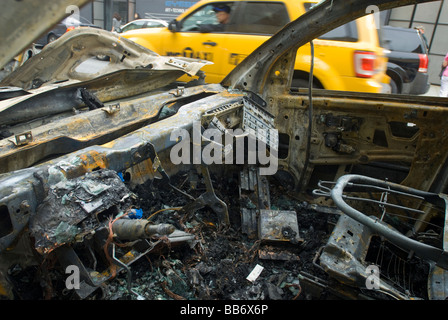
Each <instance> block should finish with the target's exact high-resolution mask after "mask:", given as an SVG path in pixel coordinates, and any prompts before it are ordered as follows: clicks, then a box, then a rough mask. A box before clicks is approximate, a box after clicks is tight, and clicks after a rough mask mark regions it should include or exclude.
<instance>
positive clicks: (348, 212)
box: [0, 0, 448, 299]
mask: <svg viewBox="0 0 448 320" xmlns="http://www.w3.org/2000/svg"><path fill="white" fill-rule="evenodd" d="M420 2H425V1H371V2H369V5H376V6H378V8H379V9H381V10H384V9H389V8H393V7H395V6H399V5H408V4H413V3H420ZM367 13H370V12H366V7H365V3H364V2H363V1H356V0H352V1H348V2H347V1H344V2H341V1H340V2H333V1H323V2H322V3H320V4H319V5H318V6H316V7H315V8H313V9H312V10H310V11H309V12H308V13H307V14H305V15H304V16H302V17H300V18H299V19H298V20H296V21H294V22H292V23H290V24H288V25H287V26H286V27H285V28H283V29H282V30H281V31H280V32H279V33H278V34H276V35H275V36H274V37H272V38H271V39H270V40H268V41H267V42H266V43H264V44H263V45H262V46H261V47H260V48H259V49H257V50H256V51H255V52H254V53H253V54H251V55H250V56H249V57H247V58H246V59H245V60H244V61H243V62H242V63H241V64H240V65H238V67H237V68H235V70H233V71H232V72H231V73H230V74H229V75H228V76H227V77H226V78H225V79H224V80H223V82H222V83H221V84H213V85H210V84H206V83H205V82H204V75H203V74H202V73H201V72H200V71H199V70H200V67H201V66H202V65H204V64H205V63H206V62H202V61H192V60H187V59H182V60H181V59H176V60H174V59H171V58H166V57H159V56H158V55H156V54H154V53H151V52H149V51H148V50H145V49H144V48H141V47H139V46H137V45H135V44H133V43H130V42H127V41H125V40H126V39H122V38H120V37H119V36H117V35H113V34H110V33H107V32H103V31H101V30H74V31H72V32H70V33H69V34H67V35H65V36H63V37H61V38H60V39H58V40H57V41H55V42H53V43H51V44H50V45H48V48H46V49H45V50H43V51H42V53H41V54H40V55H37V56H35V57H33V58H32V59H30V61H28V62H27V63H26V64H24V66H22V67H21V68H19V69H18V70H17V71H16V72H15V73H13V74H11V75H10V76H9V77H7V78H6V79H4V80H3V82H2V84H3V85H4V86H10V87H9V88H10V89H7V90H5V98H4V99H3V100H2V101H1V103H2V106H1V109H0V115H1V117H0V121H1V123H0V124H1V126H2V130H3V131H8V132H7V133H6V134H5V137H4V139H3V140H1V141H0V146H1V148H0V163H1V165H0V168H1V171H2V173H1V175H0V294H1V295H3V296H5V297H7V298H10V299H12V298H14V296H15V291H14V286H13V285H12V283H11V281H10V280H9V277H8V270H9V269H10V268H11V267H12V266H14V265H16V264H20V265H22V267H23V268H25V267H27V266H39V267H38V269H39V270H40V271H39V272H42V274H45V272H46V271H45V270H47V269H50V266H49V261H53V260H52V259H55V260H56V261H58V266H59V267H60V268H61V270H64V269H65V268H66V267H68V266H73V265H74V266H76V267H77V268H78V269H79V270H81V280H82V281H81V284H82V285H81V287H80V288H77V289H75V291H76V294H77V296H78V297H80V298H86V297H88V296H89V295H90V294H91V293H92V292H93V291H95V290H96V289H97V288H98V287H100V286H101V284H102V283H103V282H105V281H107V280H110V279H111V278H113V277H114V276H115V273H116V271H117V270H125V271H127V272H128V274H131V268H132V267H131V264H132V263H133V262H134V261H136V260H138V259H139V258H141V257H142V256H144V255H146V254H147V253H149V252H151V251H153V250H155V249H156V247H158V246H161V245H163V244H164V243H165V242H166V241H168V242H170V243H171V244H172V245H174V244H177V243H189V244H190V245H193V244H194V241H195V236H194V235H193V234H192V233H189V232H188V230H187V229H185V230H178V228H174V227H173V226H169V225H168V226H167V225H163V224H158V225H157V224H156V225H153V224H150V225H148V223H149V222H148V221H140V222H138V221H137V220H132V221H131V220H129V219H121V218H119V217H120V213H123V212H124V213H126V214H127V213H128V212H130V211H129V210H130V209H131V207H132V201H131V200H132V197H133V194H132V192H130V191H129V189H132V188H133V187H135V186H139V185H143V184H144V183H146V182H148V181H150V182H151V181H155V180H158V181H162V182H163V183H164V184H165V185H166V186H170V187H172V188H173V189H175V190H176V191H178V192H179V194H182V193H183V195H184V196H185V194H184V192H182V190H179V188H178V187H176V186H174V184H173V183H172V181H173V179H175V177H176V176H177V175H178V174H180V173H182V172H190V171H194V172H197V173H198V174H199V175H201V176H202V177H203V179H204V181H205V185H206V191H205V192H204V193H202V194H201V195H200V196H199V197H191V196H190V197H187V198H188V199H189V201H188V203H187V204H185V205H184V206H182V208H181V210H180V213H182V214H183V215H184V216H185V217H191V216H192V215H194V213H195V211H196V210H198V209H200V208H204V207H208V208H209V209H210V210H211V211H212V212H213V214H215V215H216V218H217V224H218V225H222V226H224V227H225V226H227V227H228V226H229V225H231V223H232V222H231V221H233V219H235V217H234V216H232V215H235V210H234V209H232V208H231V204H230V203H226V202H224V201H222V199H220V197H219V196H218V195H217V193H216V192H215V188H216V184H215V185H214V184H213V183H212V180H211V179H210V175H211V173H212V172H213V173H215V172H218V173H219V174H223V175H224V176H225V175H227V174H229V173H230V172H237V173H238V174H239V176H240V184H239V185H235V186H234V187H235V188H239V189H240V190H241V191H242V192H240V196H241V197H242V198H243V197H244V196H245V195H244V193H245V192H246V191H247V194H249V196H248V197H252V199H255V200H254V201H253V202H254V203H255V207H244V206H241V208H240V209H241V228H242V231H243V232H245V233H246V234H247V235H249V236H250V237H253V238H255V239H259V240H261V241H262V242H263V243H271V242H275V243H287V244H288V245H293V246H294V245H298V244H299V243H300V242H301V241H302V240H303V239H302V238H301V231H300V229H299V227H298V226H300V224H301V212H294V211H293V212H291V211H282V210H277V209H275V208H273V207H272V206H271V205H270V197H269V183H268V182H267V179H271V178H275V179H277V180H278V181H280V183H281V185H282V187H283V188H284V190H285V192H288V193H290V194H293V195H294V197H295V198H297V199H300V201H304V202H306V203H307V208H308V209H312V210H315V211H317V212H331V213H332V214H336V215H338V216H340V218H339V220H338V222H337V224H336V225H335V226H334V230H333V233H332V234H331V236H330V237H329V239H328V243H327V244H326V245H324V246H322V248H320V250H318V251H316V255H315V260H314V261H313V262H314V263H315V264H316V265H317V266H318V267H319V268H321V269H322V270H323V271H324V272H325V273H327V274H328V275H329V276H330V278H331V279H333V280H336V282H335V283H337V284H338V285H334V286H333V287H332V288H333V289H332V290H333V291H338V292H339V295H340V296H343V297H344V298H360V297H361V296H368V297H369V296H371V293H372V292H376V293H378V292H380V293H382V294H384V295H385V296H387V297H393V298H395V299H413V298H421V297H414V296H412V295H411V294H409V292H406V290H403V289H402V288H400V287H397V286H394V285H391V284H390V283H389V282H388V281H387V279H386V280H384V279H381V281H380V280H379V278H378V277H375V278H374V279H373V280H374V281H373V282H372V283H373V285H375V286H376V285H377V288H375V289H376V290H377V291H368V290H365V286H367V289H369V282H368V281H369V280H372V274H371V273H369V272H370V271H369V270H370V269H369V266H370V265H371V264H370V263H369V262H368V261H370V260H369V259H368V258H367V256H368V255H369V254H368V252H369V246H370V244H371V243H373V240H372V239H374V238H375V237H379V238H381V239H382V240H383V242H382V244H383V245H384V243H387V244H386V246H392V247H394V248H395V247H397V248H399V249H394V250H397V251H400V254H403V253H405V254H406V255H407V259H408V260H409V259H410V258H411V257H412V258H413V257H416V258H417V259H421V260H424V261H426V262H427V263H428V265H429V266H430V271H429V272H428V283H429V284H430V285H429V287H428V294H427V297H429V298H430V299H445V298H446V297H447V294H446V293H447V289H446V288H448V287H447V285H446V280H444V279H445V278H446V270H447V267H448V257H447V251H446V250H447V244H448V242H447V241H448V239H447V232H448V230H446V228H447V222H446V221H447V220H446V215H445V211H446V208H445V196H444V193H445V192H447V174H448V170H447V157H448V147H447V145H448V143H447V142H448V141H447V140H448V134H447V129H446V128H447V127H448V126H447V124H448V117H447V116H448V109H447V108H446V106H447V101H446V99H442V98H434V97H415V96H412V97H411V96H399V97H398V96H395V95H372V94H359V93H356V94H355V93H347V92H329V91H322V90H310V91H303V92H298V93H291V92H290V90H289V88H290V84H291V79H292V73H293V71H294V59H295V52H296V49H297V48H298V47H300V46H302V45H304V44H305V43H308V42H310V41H312V40H313V39H314V38H316V37H317V36H318V35H320V34H323V33H325V32H328V31H329V30H332V29H333V28H335V27H337V26H339V25H342V24H344V23H346V22H348V21H350V20H353V19H355V18H357V17H360V16H362V15H365V14H367ZM83 39H84V40H83ZM87 39H90V40H87ZM84 41H87V42H84ZM85 43H88V44H89V45H88V46H87V45H84V44H85ZM92 48H93V49H92ZM111 48H112V51H110V49H111ZM78 53H79V55H77V54H78ZM105 53H107V54H108V55H110V56H111V62H110V65H109V66H108V67H106V68H105V69H104V70H103V72H102V73H101V72H100V73H95V74H93V75H84V74H79V73H77V72H74V71H73V70H74V69H76V67H77V66H78V65H79V64H80V62H82V61H83V59H84V58H81V54H84V55H87V56H89V57H94V56H95V55H98V54H105ZM84 55H83V56H84ZM33 63H35V64H33ZM39 65H42V66H44V67H43V68H42V71H40V72H34V70H36V68H38V66H39ZM50 66H53V67H55V68H49V67H50ZM185 73H187V74H189V75H191V76H192V81H191V82H188V83H186V84H184V83H182V84H179V83H176V82H175V80H176V79H178V78H179V77H180V76H182V75H184V74H185ZM205 81H206V75H205ZM13 87H14V89H13ZM18 88H19V89H18ZM11 94H14V95H15V96H14V97H13V98H10V97H9V96H8V95H11ZM207 129H213V130H214V131H213V138H212V137H210V136H206V135H205V132H207ZM237 129H239V131H237ZM261 133H263V134H264V133H271V135H269V136H267V137H266V136H265V137H264V140H263V142H264V147H265V148H264V149H263V148H261V145H260V144H258V147H259V149H263V153H258V156H259V158H258V161H251V159H254V158H251V152H252V153H256V152H258V151H259V149H250V148H251V147H250V146H249V144H250V142H249V143H248V145H247V146H246V145H245V144H244V143H243V145H244V146H245V148H243V149H244V152H245V155H244V156H243V157H242V158H239V159H236V160H237V161H235V159H234V158H235V154H233V153H232V152H233V151H235V152H236V151H237V150H243V149H238V145H239V142H241V141H246V142H247V141H251V140H250V136H251V134H254V135H252V138H253V136H255V139H256V140H257V139H258V140H261V135H260V134H261ZM195 135H197V136H195ZM191 136H192V137H193V141H190V140H189V139H188V138H190V137H191ZM218 136H222V137H223V139H221V140H220V139H217V137H218ZM195 137H196V139H195ZM224 137H229V140H225V141H226V142H223V141H224ZM266 146H267V147H266ZM248 149H249V150H248ZM173 150H175V155H177V156H178V155H179V154H180V153H182V156H179V157H177V158H176V159H177V160H179V159H181V160H184V161H173V152H174V151H173ZM266 150H268V151H266ZM179 151H181V152H180V153H179ZM190 151H191V153H190ZM229 154H230V156H229ZM204 155H209V156H210V155H212V156H210V157H208V158H206V159H205V158H204ZM267 155H268V156H267ZM201 156H202V158H201ZM210 158H212V159H214V160H216V161H214V162H212V163H210V162H207V159H208V160H209V159H210ZM255 158H256V157H255ZM190 160H191V161H190ZM219 160H220V161H219ZM113 173H116V174H117V176H115V175H114V174H113ZM118 174H119V175H120V176H124V177H126V178H125V179H123V180H120V179H119V178H118V177H119V175H118ZM397 186H398V187H397ZM128 188H129V189H128ZM369 188H372V189H369ZM348 189H350V190H348ZM352 189H353V190H352ZM346 192H353V195H351V194H350V195H346V194H345V193H346ZM388 195H389V197H388ZM346 201H347V202H348V204H347V203H346ZM237 212H239V211H237ZM386 215H392V216H393V219H392V222H393V224H394V225H393V226H392V222H391V221H388V220H387V219H385V218H384V217H385V216H386ZM110 216H112V217H113V220H110V219H109V220H108V218H109V217H110ZM237 218H239V217H237ZM118 221H121V222H119V223H117V222H118ZM125 222H126V223H129V225H126V223H125ZM112 223H114V224H113V225H112ZM115 223H116V224H115ZM141 228H143V229H144V230H148V231H147V232H146V231H142V229H141ZM279 230H280V231H279ZM111 234H112V236H111ZM114 237H115V239H116V240H117V241H118V240H128V241H129V240H131V241H132V244H129V243H128V246H125V247H120V246H118V244H117V243H115V242H114V241H112V238H114ZM86 252H87V254H86ZM85 255H90V256H91V258H90V259H88V260H89V261H90V262H91V261H92V260H93V261H94V262H95V263H93V265H94V266H95V267H92V266H91V265H88V263H87V262H86V260H83V259H81V257H84V256H85ZM404 260H406V259H404ZM99 261H105V262H104V264H102V265H103V266H105V267H104V268H103V269H100V267H99V265H100V263H99ZM97 262H98V263H97ZM374 276H376V275H375V274H374ZM129 281H130V279H129ZM301 281H302V282H303V283H307V284H308V285H309V286H310V287H322V286H323V284H322V283H318V282H317V281H315V280H313V279H312V277H307V276H305V274H302V278H301ZM128 285H130V284H129V283H128ZM359 288H361V289H364V291H363V290H361V291H363V294H362V295H361V294H359V293H358V294H355V293H354V292H355V291H356V290H359ZM130 290H131V289H130Z"/></svg>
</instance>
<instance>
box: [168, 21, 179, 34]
mask: <svg viewBox="0 0 448 320" xmlns="http://www.w3.org/2000/svg"><path fill="white" fill-rule="evenodd" d="M168 30H170V31H171V32H178V31H179V30H180V24H179V21H177V20H176V19H174V20H171V21H170V23H169V24H168Z"/></svg>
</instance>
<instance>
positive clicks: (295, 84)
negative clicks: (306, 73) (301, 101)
mask: <svg viewBox="0 0 448 320" xmlns="http://www.w3.org/2000/svg"><path fill="white" fill-rule="evenodd" d="M308 87H309V86H308V80H305V79H292V83H291V90H292V91H299V88H308Z"/></svg>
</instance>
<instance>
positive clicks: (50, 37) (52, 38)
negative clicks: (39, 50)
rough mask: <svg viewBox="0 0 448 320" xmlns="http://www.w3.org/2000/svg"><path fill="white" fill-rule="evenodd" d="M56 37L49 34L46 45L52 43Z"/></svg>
mask: <svg viewBox="0 0 448 320" xmlns="http://www.w3.org/2000/svg"><path fill="white" fill-rule="evenodd" d="M56 39H57V37H56V36H55V35H54V34H50V35H49V36H48V38H47V43H50V42H53V41H54V40H56Z"/></svg>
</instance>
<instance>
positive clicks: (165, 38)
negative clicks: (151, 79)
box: [122, 0, 389, 93]
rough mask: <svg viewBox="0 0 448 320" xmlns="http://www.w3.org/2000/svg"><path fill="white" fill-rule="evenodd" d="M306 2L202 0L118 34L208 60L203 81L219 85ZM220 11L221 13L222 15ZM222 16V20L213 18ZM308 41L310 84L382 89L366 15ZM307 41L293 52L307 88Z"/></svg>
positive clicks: (381, 59) (296, 83)
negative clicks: (152, 24) (154, 23)
mask: <svg viewBox="0 0 448 320" xmlns="http://www.w3.org/2000/svg"><path fill="white" fill-rule="evenodd" d="M317 3H318V1H312V0H306V1H301V0H268V1H263V0H257V1H248V0H233V1H222V0H221V1H217V0H202V1H199V2H197V3H196V4H194V5H193V6H192V7H190V8H189V9H188V10H187V11H186V12H184V13H183V14H181V15H179V16H178V17H177V18H176V19H175V20H174V21H172V22H171V23H170V24H169V26H168V27H166V28H153V29H142V30H132V31H129V32H125V33H123V34H122V36H123V37H125V38H128V39H130V40H133V41H135V42H136V43H138V44H140V45H142V46H144V47H146V48H149V49H151V50H153V51H155V52H157V53H158V54H160V55H168V56H184V57H191V58H199V59H205V60H209V61H211V62H213V64H211V65H208V66H206V67H204V68H203V70H204V72H205V73H206V79H205V80H206V82H208V83H219V82H221V80H222V79H223V78H224V77H225V76H226V75H227V74H228V73H229V72H230V71H231V70H232V69H233V68H234V67H235V66H236V65H238V64H239V63H240V62H241V61H242V60H243V59H244V58H245V57H246V56H248V55H249V54H250V53H251V52H252V51H253V50H255V49H256V48H257V47H259V46H260V45H261V44H262V43H263V42H264V41H266V40H267V39H268V38H269V37H270V36H272V35H273V34H274V33H276V32H277V31H279V30H280V29H281V28H282V27H283V26H284V25H286V24H287V23H289V22H290V21H292V20H295V19H296V18H297V17H299V16H300V15H303V14H305V13H306V12H307V11H308V10H309V9H310V8H311V7H312V6H314V5H316V4H317ZM223 12H224V13H223ZM224 14H227V19H226V21H225V23H221V22H220V21H219V20H218V19H221V17H222V16H223V15H224ZM313 43H314V52H315V56H314V68H313V70H314V72H313V75H314V84H313V86H314V87H316V88H323V89H328V90H342V91H358V92H376V93H381V92H388V91H387V90H388V81H389V78H388V77H387V76H386V73H385V72H386V64H387V58H386V57H385V53H384V49H383V48H381V47H380V45H379V38H378V30H377V27H376V25H375V19H374V17H373V16H372V15H369V16H366V17H363V18H360V19H358V20H354V21H352V22H350V23H348V24H346V25H343V26H341V27H339V28H336V29H334V30H332V31H330V32H328V33H327V34H325V35H323V36H321V37H320V38H319V39H316V40H314V41H313ZM310 54H311V50H310V45H309V44H308V45H305V46H303V47H301V48H300V49H299V50H298V53H297V57H296V63H295V73H294V78H293V83H292V86H293V87H307V86H308V78H309V72H310V67H311V56H310Z"/></svg>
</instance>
